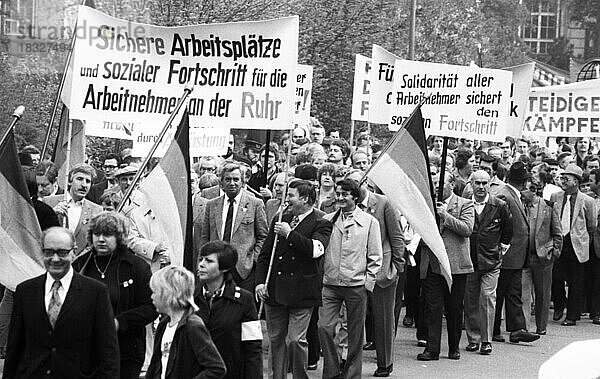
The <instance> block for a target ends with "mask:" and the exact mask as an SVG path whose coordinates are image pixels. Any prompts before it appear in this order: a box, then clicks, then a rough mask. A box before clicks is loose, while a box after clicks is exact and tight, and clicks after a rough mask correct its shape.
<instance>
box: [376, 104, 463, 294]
mask: <svg viewBox="0 0 600 379" xmlns="http://www.w3.org/2000/svg"><path fill="white" fill-rule="evenodd" d="M428 161H429V159H428V156H427V145H426V142H425V129H424V128H423V116H422V115H421V106H420V105H419V106H418V107H417V108H416V109H415V111H414V112H413V114H412V115H411V116H410V117H409V118H408V119H407V120H406V121H405V123H404V126H403V127H402V128H400V130H398V132H397V133H396V134H395V135H394V137H392V140H391V141H390V142H389V144H388V145H387V146H386V148H385V149H384V150H383V152H382V153H381V155H380V157H379V159H377V160H376V161H375V162H374V163H373V165H372V166H371V168H370V169H369V171H368V172H367V173H366V176H368V177H369V178H370V179H371V180H372V181H373V182H374V183H375V184H376V185H377V186H378V187H379V188H380V189H381V191H383V193H384V194H385V195H386V196H387V197H388V199H389V200H390V201H391V202H392V204H394V205H395V206H396V207H398V209H399V210H400V212H401V213H402V215H403V216H404V217H405V218H406V219H407V220H408V222H409V223H410V225H411V227H412V228H413V229H414V230H415V231H416V232H417V233H419V235H420V236H421V238H422V239H423V241H424V242H425V243H426V244H427V246H429V249H431V252H432V253H433V254H434V255H435V256H436V258H437V259H438V261H439V262H440V267H441V271H442V275H443V276H444V278H445V279H446V281H447V282H448V286H449V287H450V286H451V284H452V276H451V272H450V262H449V261H448V254H447V253H446V248H445V246H444V241H442V237H441V235H440V233H439V229H438V226H437V222H436V211H435V204H434V202H433V198H432V188H431V187H432V185H431V180H430V177H429V162H428Z"/></svg>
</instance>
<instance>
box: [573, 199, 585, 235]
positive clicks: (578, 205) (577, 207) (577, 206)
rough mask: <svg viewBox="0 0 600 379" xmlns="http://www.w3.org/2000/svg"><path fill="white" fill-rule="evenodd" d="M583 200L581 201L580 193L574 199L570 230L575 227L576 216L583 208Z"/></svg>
mask: <svg viewBox="0 0 600 379" xmlns="http://www.w3.org/2000/svg"><path fill="white" fill-rule="evenodd" d="M582 203H583V200H581V192H580V193H578V194H577V197H576V198H575V209H573V213H572V214H571V220H572V221H571V230H573V227H574V226H575V220H577V215H578V214H579V212H581V207H582V206H583V204H582Z"/></svg>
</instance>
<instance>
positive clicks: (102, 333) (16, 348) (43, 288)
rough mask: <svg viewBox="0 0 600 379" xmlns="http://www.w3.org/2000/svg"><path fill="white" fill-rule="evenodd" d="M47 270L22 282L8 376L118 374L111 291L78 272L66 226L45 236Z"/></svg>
mask: <svg viewBox="0 0 600 379" xmlns="http://www.w3.org/2000/svg"><path fill="white" fill-rule="evenodd" d="M42 244H43V256H44V266H45V267H46V270H47V273H45V274H44V275H41V276H38V277H37V278H33V279H30V280H27V281H25V282H23V283H21V284H19V285H18V286H17V289H16V291H15V295H14V302H15V303H14V309H13V314H12V318H11V324H10V332H9V336H8V345H7V355H6V360H5V362H4V378H5V379H12V378H42V377H50V378H79V377H90V378H92V377H93V378H106V379H114V378H118V377H119V345H118V343H117V331H116V329H115V324H114V317H113V312H112V307H111V305H110V302H109V299H108V290H107V288H106V287H105V286H104V285H102V284H101V283H99V282H97V281H95V280H92V279H89V278H86V277H84V276H81V275H79V274H77V273H75V272H74V271H73V268H72V267H71V263H72V261H73V260H74V259H75V254H74V252H75V248H76V246H75V239H74V237H73V233H72V232H71V231H70V230H69V229H66V228H60V227H52V228H49V229H47V230H46V231H45V232H44V234H43V236H42Z"/></svg>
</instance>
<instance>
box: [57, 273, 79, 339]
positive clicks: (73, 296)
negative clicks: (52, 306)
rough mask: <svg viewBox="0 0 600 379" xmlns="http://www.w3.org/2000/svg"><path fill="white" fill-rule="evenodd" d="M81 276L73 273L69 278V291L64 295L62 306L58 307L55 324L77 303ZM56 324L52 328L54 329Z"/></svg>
mask: <svg viewBox="0 0 600 379" xmlns="http://www.w3.org/2000/svg"><path fill="white" fill-rule="evenodd" d="M80 280H81V278H80V277H79V274H77V273H75V272H74V273H73V279H72V280H71V286H70V287H69V291H68V292H67V296H66V297H65V301H64V302H63V305H62V307H61V308H60V313H59V314H58V318H57V319H56V325H58V323H59V322H60V320H61V318H62V317H63V315H64V314H65V313H66V312H68V311H69V309H70V308H71V307H72V306H73V305H75V304H77V302H78V301H79V297H80V295H81V283H80ZM56 325H54V328H55V329H56Z"/></svg>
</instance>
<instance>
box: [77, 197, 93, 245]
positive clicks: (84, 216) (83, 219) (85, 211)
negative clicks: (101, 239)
mask: <svg viewBox="0 0 600 379" xmlns="http://www.w3.org/2000/svg"><path fill="white" fill-rule="evenodd" d="M90 213H91V210H90V205H89V203H88V200H86V199H83V200H82V201H81V216H80V217H79V222H78V223H77V227H76V228H75V231H74V232H73V234H74V235H75V236H77V234H78V233H79V232H80V231H81V228H83V226H84V225H85V224H87V220H88V219H89V218H90Z"/></svg>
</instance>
